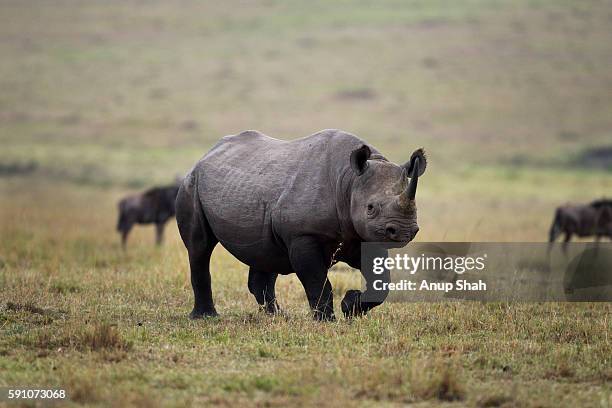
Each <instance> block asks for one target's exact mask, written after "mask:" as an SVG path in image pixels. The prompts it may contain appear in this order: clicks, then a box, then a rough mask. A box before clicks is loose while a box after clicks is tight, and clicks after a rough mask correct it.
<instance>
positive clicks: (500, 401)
mask: <svg viewBox="0 0 612 408" xmlns="http://www.w3.org/2000/svg"><path fill="white" fill-rule="evenodd" d="M513 401H514V399H513V398H512V397H511V396H509V395H506V394H493V395H487V396H483V397H481V398H480V399H479V400H478V402H477V403H476V405H478V406H479V407H482V408H490V407H503V406H509V405H512V402H513Z"/></svg>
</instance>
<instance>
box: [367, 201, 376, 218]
mask: <svg viewBox="0 0 612 408" xmlns="http://www.w3.org/2000/svg"><path fill="white" fill-rule="evenodd" d="M377 208H378V207H377V206H376V205H374V204H368V217H374V216H375V215H376V213H377V212H378V211H377Z"/></svg>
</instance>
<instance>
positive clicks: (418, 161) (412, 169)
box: [400, 149, 427, 203]
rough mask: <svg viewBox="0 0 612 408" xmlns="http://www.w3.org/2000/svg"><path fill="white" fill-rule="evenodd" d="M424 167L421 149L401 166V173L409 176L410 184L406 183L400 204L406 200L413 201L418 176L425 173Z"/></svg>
mask: <svg viewBox="0 0 612 408" xmlns="http://www.w3.org/2000/svg"><path fill="white" fill-rule="evenodd" d="M426 166H427V159H426V158H425V152H424V151H423V149H418V150H416V151H415V152H414V153H412V156H411V157H410V160H409V161H408V162H407V163H406V164H404V165H403V166H402V167H403V168H404V172H403V173H404V174H406V175H407V174H409V175H410V183H408V186H407V187H406V190H405V191H403V192H402V194H401V196H400V202H402V203H405V202H406V201H407V200H414V198H415V197H416V190H417V184H418V183H419V176H420V175H422V174H423V173H424V172H425V167H426Z"/></svg>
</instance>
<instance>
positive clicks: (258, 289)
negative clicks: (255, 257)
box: [249, 267, 282, 314]
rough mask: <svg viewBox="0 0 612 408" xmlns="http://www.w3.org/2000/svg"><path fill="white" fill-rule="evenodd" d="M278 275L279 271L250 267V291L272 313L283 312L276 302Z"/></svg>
mask: <svg viewBox="0 0 612 408" xmlns="http://www.w3.org/2000/svg"><path fill="white" fill-rule="evenodd" d="M277 277H278V274H277V273H273V272H265V271H260V270H258V269H255V268H253V267H251V268H250V269H249V291H250V292H251V293H252V294H253V295H254V296H255V300H257V303H259V304H260V305H261V306H262V307H263V308H264V309H265V311H266V312H267V313H270V314H278V313H281V312H282V311H281V309H280V307H279V306H278V303H277V302H276V291H275V288H274V286H275V285H276V278H277Z"/></svg>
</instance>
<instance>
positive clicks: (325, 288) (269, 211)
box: [176, 130, 426, 320]
mask: <svg viewBox="0 0 612 408" xmlns="http://www.w3.org/2000/svg"><path fill="white" fill-rule="evenodd" d="M425 167H426V159H425V155H424V152H423V150H422V149H418V150H416V151H415V152H414V153H412V156H411V158H410V160H409V161H408V162H407V163H406V164H403V165H401V166H398V165H396V164H394V163H391V162H390V161H388V160H387V159H386V158H385V157H384V156H383V155H381V154H380V153H379V152H378V151H377V150H376V149H374V148H373V147H371V146H369V145H368V144H367V143H365V142H364V141H363V140H361V139H359V138H358V137H356V136H354V135H352V134H350V133H347V132H343V131H340V130H323V131H321V132H318V133H315V134H313V135H311V136H307V137H304V138H301V139H297V140H294V141H283V140H278V139H274V138H271V137H268V136H266V135H264V134H262V133H259V132H257V131H246V132H242V133H240V134H238V135H234V136H226V137H224V138H223V139H221V140H220V141H219V142H218V143H217V144H216V145H215V146H214V147H213V148H212V149H211V150H210V151H209V152H208V153H207V154H206V155H205V156H204V157H203V158H202V159H200V161H198V162H197V163H196V165H195V166H194V167H193V169H192V170H191V171H190V172H189V173H188V174H187V176H186V178H185V180H184V181H183V183H182V185H181V187H180V189H179V193H178V196H177V200H176V219H177V223H178V227H179V231H180V234H181V237H182V239H183V242H184V243H185V247H186V248H187V252H188V253H189V264H190V267H191V284H192V286H193V292H194V295H195V305H194V308H193V311H192V312H191V314H190V316H191V317H192V318H198V317H204V316H215V315H217V312H216V310H215V306H214V302H213V296H212V290H211V279H210V271H209V260H210V256H211V253H212V251H213V248H214V247H215V245H216V244H217V243H218V242H220V243H221V244H222V245H223V246H224V247H225V248H226V249H227V250H228V251H229V252H230V253H232V254H233V255H234V256H235V257H236V258H238V259H239V260H240V261H242V262H243V263H245V264H246V265H248V266H249V267H250V269H249V277H248V287H249V290H250V291H251V293H252V294H253V295H255V298H256V300H257V302H258V303H259V304H260V305H262V306H263V307H265V309H266V311H268V312H269V313H276V312H278V311H279V307H278V304H277V302H276V295H275V290H274V286H275V282H276V278H277V276H278V274H282V275H285V274H290V273H294V272H295V273H296V274H297V276H298V278H299V280H300V282H301V283H302V285H303V286H304V289H305V291H306V296H307V298H308V301H309V303H310V307H311V308H312V310H313V312H314V317H315V318H316V319H324V320H333V319H334V310H333V296H332V288H331V284H330V282H329V281H328V279H327V271H328V269H329V268H330V266H331V263H332V262H333V261H343V262H346V263H348V264H349V265H350V266H352V267H354V268H358V269H360V263H361V257H360V251H361V245H360V244H361V243H362V242H365V241H373V242H391V243H393V244H394V245H399V246H401V245H404V244H406V243H408V242H409V241H411V240H412V239H413V238H414V236H415V235H416V233H417V232H418V230H419V228H418V226H417V218H416V206H415V201H414V199H415V193H416V187H417V180H418V177H419V176H420V175H422V174H423V172H424V171H425ZM408 175H410V179H409V177H408ZM339 248H340V249H339ZM334 255H335V256H334ZM360 295H361V292H359V291H356V290H352V291H349V292H348V293H347V295H346V296H345V298H344V300H343V302H342V310H343V312H344V314H345V315H347V316H351V315H354V314H365V313H366V312H367V311H368V310H369V309H371V308H372V307H374V306H377V305H378V304H380V303H381V302H365V301H362V300H361V299H360V298H361V296H360Z"/></svg>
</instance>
